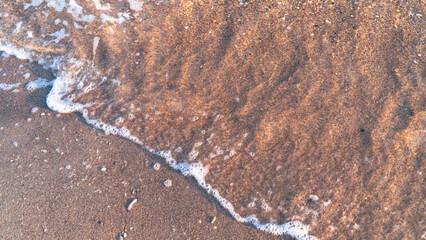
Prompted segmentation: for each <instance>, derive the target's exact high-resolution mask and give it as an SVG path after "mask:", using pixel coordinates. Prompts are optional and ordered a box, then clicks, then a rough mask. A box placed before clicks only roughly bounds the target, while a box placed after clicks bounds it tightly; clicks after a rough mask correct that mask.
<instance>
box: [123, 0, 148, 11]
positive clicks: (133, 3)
mask: <svg viewBox="0 0 426 240" xmlns="http://www.w3.org/2000/svg"><path fill="white" fill-rule="evenodd" d="M127 2H128V3H129V7H130V9H132V10H133V11H136V12H139V11H142V6H143V4H144V3H145V1H138V0H127Z"/></svg>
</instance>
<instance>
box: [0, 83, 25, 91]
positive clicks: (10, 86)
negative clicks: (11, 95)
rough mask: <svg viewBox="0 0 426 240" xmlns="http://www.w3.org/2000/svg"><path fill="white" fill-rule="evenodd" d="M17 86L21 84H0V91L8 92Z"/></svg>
mask: <svg viewBox="0 0 426 240" xmlns="http://www.w3.org/2000/svg"><path fill="white" fill-rule="evenodd" d="M19 85H21V83H10V84H8V83H0V89H2V90H4V91H8V90H11V89H14V88H17V87H19Z"/></svg>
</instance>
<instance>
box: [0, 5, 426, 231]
mask: <svg viewBox="0 0 426 240" xmlns="http://www.w3.org/2000/svg"><path fill="white" fill-rule="evenodd" d="M3 2H8V3H10V2H11V1H6V0H4V1H3ZM79 2H80V3H82V2H83V1H79ZM111 3H112V1H111ZM156 3H157V2H156V1H152V2H150V4H147V5H146V11H144V12H143V15H139V17H135V19H134V20H131V21H128V22H126V23H124V24H122V25H119V24H115V23H108V24H103V23H101V20H100V19H99V18H97V20H96V21H93V22H92V23H90V24H87V25H86V27H87V28H86V29H85V30H84V31H80V30H79V29H77V28H76V27H75V26H73V25H71V24H69V27H68V28H67V32H68V33H69V34H70V37H69V38H66V39H63V40H61V41H60V43H59V44H56V45H55V44H53V43H54V37H52V36H51V35H50V34H52V33H54V32H56V31H59V30H61V29H62V28H64V26H63V25H62V24H53V22H54V21H56V19H57V18H61V19H63V18H65V19H68V20H69V22H71V21H73V20H72V19H73V18H70V16H69V14H68V15H67V14H66V13H65V12H64V11H62V12H56V11H54V10H52V9H51V8H48V7H46V6H41V7H35V8H29V10H28V11H24V12H22V11H21V10H22V6H21V5H19V4H17V5H11V4H8V6H9V7H10V9H6V10H7V11H8V12H10V14H11V15H12V16H13V17H16V19H12V18H9V20H8V21H5V22H4V24H3V23H1V24H2V25H3V26H2V27H1V30H4V31H5V32H7V33H13V32H14V29H15V27H16V26H15V25H16V22H18V21H25V22H26V23H28V24H26V26H24V27H25V28H26V30H33V31H34V34H35V37H34V38H26V37H25V31H21V32H20V33H18V34H17V36H15V35H13V34H12V35H11V37H9V40H8V41H10V42H12V43H14V44H16V45H21V46H22V47H25V48H31V49H32V50H34V51H40V54H39V55H40V56H38V57H42V56H46V55H47V56H50V55H53V52H55V53H56V54H60V53H61V51H62V52H64V53H66V54H68V55H67V56H68V57H69V56H73V57H76V58H78V59H88V62H87V63H93V64H89V65H87V64H86V65H83V67H81V66H78V67H76V66H75V65H73V64H68V65H67V64H64V66H62V65H61V69H60V70H63V72H66V73H73V72H74V73H75V71H80V72H79V73H78V74H74V75H73V76H72V77H73V78H76V79H79V80H81V81H82V83H84V84H86V86H89V84H92V83H95V84H96V83H99V85H100V87H97V88H94V89H93V88H92V91H88V92H86V91H80V90H81V89H79V88H78V85H75V86H74V87H75V88H74V89H73V91H71V92H69V93H70V94H71V95H70V96H72V94H77V96H78V97H76V98H74V99H73V101H75V102H79V103H87V102H91V101H92V100H96V101H98V102H101V103H102V104H100V105H97V106H94V107H93V109H88V110H89V112H90V113H91V114H93V115H90V116H91V117H93V118H96V119H98V120H100V121H103V122H106V123H108V124H113V125H114V124H116V125H117V126H118V127H121V126H126V127H127V128H129V129H130V130H131V132H132V134H134V135H135V136H137V137H139V139H140V140H141V141H142V142H143V143H144V144H146V145H147V146H148V147H151V148H154V149H156V150H165V151H166V150H172V151H173V150H176V149H174V148H176V147H178V146H179V147H182V148H183V151H176V153H174V155H175V156H173V157H175V158H176V159H177V160H178V161H184V160H187V159H188V160H189V161H191V162H195V161H199V160H200V161H202V162H203V164H205V165H209V166H210V171H209V174H208V176H207V177H206V179H207V181H208V182H209V183H211V184H212V186H213V187H215V188H217V189H218V190H219V192H220V193H221V194H222V196H224V197H225V198H226V199H228V200H229V201H231V202H232V203H233V204H234V206H235V208H236V210H237V212H239V213H241V214H242V215H246V214H252V213H256V214H257V215H258V216H259V217H260V219H261V220H262V221H268V220H269V219H270V218H274V219H277V222H278V223H283V222H286V221H289V220H291V219H293V218H295V217H297V218H298V220H300V221H303V222H304V223H306V224H308V225H310V226H311V227H312V232H311V233H312V234H313V235H315V236H318V237H319V238H321V239H419V238H421V237H424V236H425V231H424V229H425V227H424V226H425V224H424V220H423V219H425V218H424V200H423V199H424V190H423V189H424V174H423V173H424V161H422V160H423V159H424V145H425V136H426V135H425V134H426V132H425V126H426V121H425V119H426V118H425V117H426V111H425V96H424V93H425V90H424V89H425V88H424V86H425V84H424V83H425V81H424V79H425V71H424V69H425V58H424V56H425V54H424V39H425V38H424V36H425V35H424V27H423V26H424V12H425V11H424V9H425V6H424V4H422V3H421V2H419V1H382V2H380V3H376V2H373V1H316V2H314V1H306V2H301V1H285V3H284V4H280V3H278V2H276V1H239V2H237V1H196V2H195V4H193V2H192V1H182V2H178V1H170V2H167V1H165V2H164V3H163V4H156ZM180 3H182V4H180ZM85 5H87V6H85V7H87V9H88V11H87V12H86V13H87V14H89V13H93V14H98V15H100V12H98V11H95V10H94V9H95V6H93V4H91V3H89V2H87V3H86V4H85ZM126 8H127V6H126V4H124V5H123V4H121V3H119V2H115V7H114V9H115V10H114V11H115V12H112V13H111V14H113V15H114V16H116V15H117V14H118V11H122V10H123V9H124V10H125V9H126ZM43 11H45V13H47V14H49V16H48V17H46V16H45V15H43ZM3 19H5V18H3ZM28 19H29V21H28V22H27V20H28ZM111 32H114V33H115V35H112V33H111ZM422 33H423V34H422ZM20 34H21V35H20ZM22 34H23V35H24V36H22ZM95 35H96V36H99V37H100V38H101V40H100V43H99V46H98V47H97V50H96V49H95V50H96V51H95V53H97V54H95V53H94V51H93V49H94V47H93V46H94V38H93V36H95ZM43 36H44V37H43ZM36 40H38V42H37V41H36ZM135 40H138V42H135ZM52 41H53V42H52ZM46 43H47V45H46ZM67 59H69V58H67ZM92 59H93V62H91V60H92ZM97 70H99V72H100V73H99V75H97V73H96V71H97ZM86 76H88V77H87V79H86V78H85V77H86ZM100 76H106V77H107V79H109V80H111V79H118V80H119V81H120V82H121V85H120V86H119V87H117V86H116V85H114V84H112V83H111V82H106V83H105V82H103V81H104V79H103V78H101V77H100ZM83 79H86V80H87V81H85V82H83ZM13 82H16V81H13ZM101 83H105V84H102V85H101ZM33 98H34V97H32V98H28V99H27V100H28V101H31V99H33ZM33 102H37V101H33ZM130 103H132V104H133V105H134V106H136V108H135V109H138V108H139V109H140V110H138V111H137V112H136V113H135V114H134V115H136V116H137V117H136V118H130V117H127V116H129V115H128V113H133V111H132V110H133V109H131V108H130ZM126 107H129V108H128V109H127V108H126ZM122 109H124V110H122ZM10 112H12V111H9V110H8V113H10ZM15 114H16V113H15ZM119 119H123V121H118V120H119ZM181 119H182V120H185V121H182V120H181ZM22 125H23V124H22ZM41 129H45V128H41ZM49 129H55V128H49ZM66 129H67V128H66ZM87 129H90V128H87ZM201 129H203V130H205V133H206V134H205V135H204V134H203V132H202V131H201ZM65 131H67V130H65ZM78 131H80V129H77V132H78ZM93 131H94V130H93ZM74 133H75V132H74ZM245 134H247V136H248V138H246V139H245V140H243V139H242V137H241V136H244V135H245ZM72 139H75V138H72ZM79 141H80V142H79V143H80V144H81V140H79ZM17 142H18V143H19V145H18V147H19V146H21V147H22V146H23V145H22V144H21V143H20V142H19V141H17ZM58 142H60V141H58ZM63 142H65V143H66V142H67V141H63ZM123 143H124V145H131V144H130V143H129V142H126V141H124V142H123ZM199 143H201V145H199ZM57 144H59V143H57ZM88 145H89V144H88ZM119 146H120V145H117V147H118V148H120V147H122V146H120V147H119ZM196 146H202V147H200V148H197V147H196ZM9 147H10V146H9ZM64 147H65V146H62V148H64ZM196 148H197V149H196ZM59 149H61V147H60V148H59ZM88 149H90V150H88V151H95V149H94V148H92V147H88ZM219 149H221V150H223V152H222V153H223V154H222V153H218V151H216V150H219ZM193 150H197V151H198V152H199V154H198V155H197V156H195V155H196V154H195V155H194V154H193V155H191V154H192V153H193ZM37 151H39V149H38V150H37ZM79 151H81V150H79ZM216 152H217V155H215V154H216ZM231 152H233V153H232V154H231ZM39 154H41V153H39ZM138 154H141V153H138ZM81 155H86V156H88V157H87V158H90V157H92V158H93V156H96V152H91V153H88V154H81ZM211 155H212V156H213V157H210V156H211ZM224 155H226V156H227V157H228V158H225V156H224ZM191 156H195V157H194V158H193V159H191ZM132 159H134V157H132ZM81 161H82V160H79V162H81ZM111 161H113V160H111ZM117 162H118V163H119V161H117ZM118 163H116V164H118ZM68 164H69V165H70V169H65V170H64V172H67V171H71V170H72V169H77V166H76V165H75V164H70V163H64V164H62V165H61V166H62V167H64V166H66V165H68ZM128 164H129V163H128ZM101 165H105V166H106V163H99V164H98V165H96V166H95V167H93V166H92V167H93V169H96V167H99V166H101ZM58 167H59V166H58ZM80 167H81V166H80ZM106 170H107V171H106V173H110V172H111V170H109V169H108V166H106ZM61 171H62V170H61ZM74 171H76V170H74ZM138 172H139V171H138ZM106 173H102V171H100V172H99V171H98V172H97V174H106ZM101 176H103V175H101ZM126 176H128V175H126ZM132 176H133V175H132ZM72 178H74V176H73V177H72ZM163 180H164V179H163ZM163 180H161V181H160V183H159V185H160V186H161V183H162V181H163ZM86 181H87V180H86ZM95 182H98V181H95ZM231 183H232V184H231ZM96 190H97V188H96V189H92V191H96ZM103 191H106V190H103ZM311 194H314V195H317V196H318V200H313V199H316V197H313V198H312V197H310V195H311ZM254 198H256V199H257V200H256V201H257V202H256V203H255V207H252V206H250V203H251V202H250V201H255V200H254ZM123 200H125V201H127V200H128V199H123ZM262 200H263V201H264V202H266V203H267V204H269V206H271V207H272V208H271V209H272V210H271V211H267V208H264V207H262V206H263V205H262V204H261V203H262ZM141 202H143V201H141ZM326 204H327V207H326ZM138 205H139V203H138V204H137V205H136V206H135V208H136V207H137V206H138ZM68 208H72V206H70V207H68ZM422 220H423V221H422Z"/></svg>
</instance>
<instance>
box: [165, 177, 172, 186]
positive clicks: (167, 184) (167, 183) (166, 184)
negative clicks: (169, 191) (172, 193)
mask: <svg viewBox="0 0 426 240" xmlns="http://www.w3.org/2000/svg"><path fill="white" fill-rule="evenodd" d="M164 186H166V187H171V186H172V180H170V179H167V180H166V181H164Z"/></svg>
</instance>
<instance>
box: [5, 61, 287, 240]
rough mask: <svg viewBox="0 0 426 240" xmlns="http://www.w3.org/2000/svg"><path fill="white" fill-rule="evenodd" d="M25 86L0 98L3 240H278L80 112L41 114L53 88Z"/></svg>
mask: <svg viewBox="0 0 426 240" xmlns="http://www.w3.org/2000/svg"><path fill="white" fill-rule="evenodd" d="M10 58H13V57H8V58H2V62H3V64H5V62H7V61H6V59H8V60H10V61H12V62H13V63H12V64H11V65H12V66H11V67H10V68H7V69H14V66H13V65H17V64H27V65H31V63H28V62H27V61H22V60H17V59H12V60H11V59H10ZM10 63H11V62H9V63H6V65H10ZM3 68H4V67H3ZM12 72H13V71H12V70H9V73H8V74H7V75H6V77H7V76H11V78H13V77H14V76H13V73H12ZM9 80H10V81H12V79H9ZM15 81H16V80H15ZM24 87H25V86H23V85H21V86H20V87H19V88H18V89H19V92H11V91H3V90H2V94H1V100H2V102H3V103H4V104H2V106H1V107H0V111H1V116H2V119H1V122H2V123H1V127H3V128H2V129H3V130H2V131H1V135H2V138H1V145H0V149H1V152H2V156H3V157H2V159H3V161H2V163H1V164H2V166H1V168H2V171H1V179H2V180H1V183H0V186H1V187H0V193H1V195H0V196H1V204H0V212H1V214H2V216H4V218H3V220H2V222H1V223H0V225H2V226H7V227H6V228H3V229H2V231H0V236H1V237H2V238H4V239H29V238H32V239H41V238H43V239H58V238H60V239H76V238H82V239H120V236H124V233H125V235H126V236H127V238H126V239H283V238H282V237H280V236H274V235H272V234H269V233H266V232H263V231H260V230H257V229H255V228H254V227H252V226H250V225H249V224H243V223H239V222H237V221H236V220H234V219H232V217H231V216H230V215H229V213H227V212H226V211H225V210H224V209H223V208H222V207H221V206H219V204H217V203H216V202H215V201H216V200H214V199H213V197H212V196H208V195H207V194H206V193H205V192H203V191H200V187H199V186H198V185H197V184H196V181H195V180H194V179H192V178H188V177H185V176H182V175H181V174H179V173H178V172H176V171H173V170H171V169H170V168H169V167H167V166H166V164H165V162H164V159H161V158H160V157H157V156H154V155H153V154H149V153H148V152H146V151H144V150H142V149H141V148H140V147H139V146H137V145H136V144H134V143H132V142H130V141H129V140H126V139H123V138H121V137H119V136H115V135H108V136H107V135H105V134H104V133H102V132H101V131H100V130H97V129H95V128H93V127H92V126H89V125H88V124H86V123H84V122H83V121H82V118H81V117H79V116H77V114H57V113H56V112H53V111H51V110H49V109H47V106H46V103H45V97H46V95H47V93H48V90H49V88H41V89H37V90H35V91H33V92H30V91H27V90H25V89H24ZM15 145H16V146H15ZM157 162H160V163H161V167H160V169H159V170H158V171H157V170H155V169H154V168H153V165H154V164H155V163H157ZM166 180H171V181H172V185H171V186H170V187H166V186H165V185H164V181H166ZM134 198H137V199H138V201H137V203H135V204H134V206H133V207H132V209H131V210H130V211H127V209H126V207H127V205H128V202H129V201H130V200H132V199H134ZM213 217H216V220H215V222H214V224H211V221H212V218H213ZM284 239H291V238H285V237H284Z"/></svg>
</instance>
